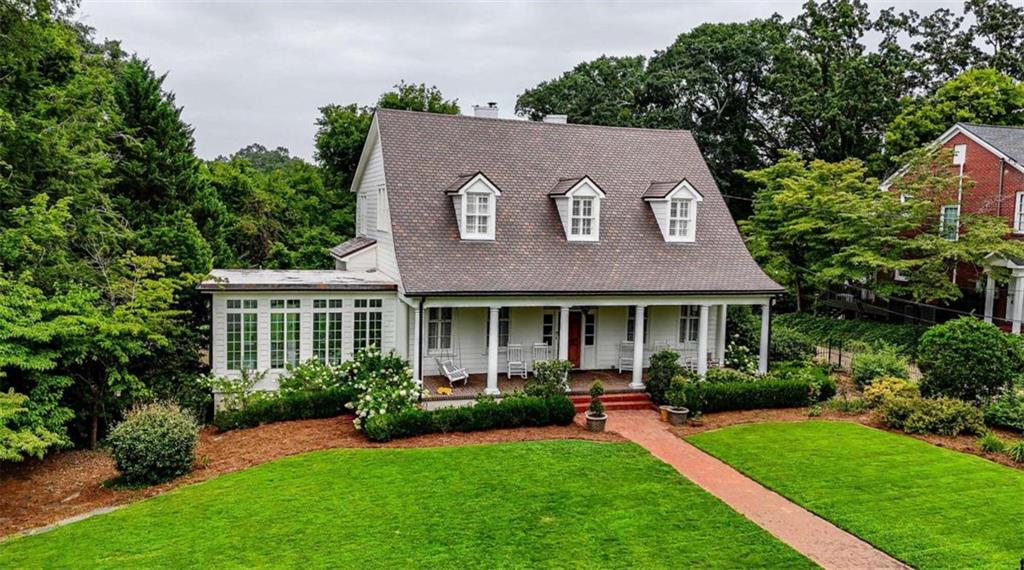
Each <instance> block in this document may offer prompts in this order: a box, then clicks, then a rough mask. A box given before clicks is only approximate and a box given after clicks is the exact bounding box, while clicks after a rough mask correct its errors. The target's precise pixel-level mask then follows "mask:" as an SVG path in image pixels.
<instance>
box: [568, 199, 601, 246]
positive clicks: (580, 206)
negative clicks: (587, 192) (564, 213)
mask: <svg viewBox="0 0 1024 570" xmlns="http://www.w3.org/2000/svg"><path fill="white" fill-rule="evenodd" d="M594 226H595V223H594V198H593V197H590V196H581V197H578V198H573V199H572V215H571V216H570V231H569V233H570V234H572V235H574V236H580V237H589V236H592V235H594Z"/></svg>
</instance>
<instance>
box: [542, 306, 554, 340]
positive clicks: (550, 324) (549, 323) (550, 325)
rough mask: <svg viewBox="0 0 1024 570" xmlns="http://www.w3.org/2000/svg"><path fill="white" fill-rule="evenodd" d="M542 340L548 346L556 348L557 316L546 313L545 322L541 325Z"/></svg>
mask: <svg viewBox="0 0 1024 570" xmlns="http://www.w3.org/2000/svg"><path fill="white" fill-rule="evenodd" d="M541 340H543V341H544V344H546V345H548V346H555V314H554V313H544V322H543V324H542V325H541Z"/></svg>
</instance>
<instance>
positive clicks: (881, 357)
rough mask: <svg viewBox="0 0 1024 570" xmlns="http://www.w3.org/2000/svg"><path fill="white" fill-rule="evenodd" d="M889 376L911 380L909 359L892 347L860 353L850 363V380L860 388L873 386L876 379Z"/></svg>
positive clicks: (881, 347)
mask: <svg viewBox="0 0 1024 570" xmlns="http://www.w3.org/2000/svg"><path fill="white" fill-rule="evenodd" d="M883 376H889V377H894V378H909V377H910V372H909V370H908V368H907V359H906V358H904V357H903V356H901V355H900V354H899V353H898V352H896V349H894V348H892V347H891V346H880V347H878V348H874V349H868V350H865V351H864V352H858V353H857V354H855V355H854V356H853V360H852V361H851V362H850V378H852V379H853V381H854V382H855V383H856V384H857V385H858V386H860V387H862V388H863V387H864V386H867V385H868V384H871V382H872V381H874V380H875V379H876V378H881V377H883Z"/></svg>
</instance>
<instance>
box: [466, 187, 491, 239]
mask: <svg viewBox="0 0 1024 570" xmlns="http://www.w3.org/2000/svg"><path fill="white" fill-rule="evenodd" d="M463 200H465V201H466V219H465V226H466V235H472V236H487V235H490V233H491V195H490V194H466V195H465V196H464V197H463Z"/></svg>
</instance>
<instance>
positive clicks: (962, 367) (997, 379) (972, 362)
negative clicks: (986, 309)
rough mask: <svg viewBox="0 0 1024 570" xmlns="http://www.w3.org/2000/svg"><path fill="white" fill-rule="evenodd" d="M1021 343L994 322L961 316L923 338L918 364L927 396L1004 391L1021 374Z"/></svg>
mask: <svg viewBox="0 0 1024 570" xmlns="http://www.w3.org/2000/svg"><path fill="white" fill-rule="evenodd" d="M1019 349H1020V345H1019V344H1018V343H1017V342H1016V341H1015V340H1013V338H1012V336H1011V335H1008V334H1005V333H1004V332H1003V331H1001V330H999V327H997V326H995V325H993V324H992V323H986V322H985V321H982V320H980V319H975V318H973V317H960V318H958V319H954V320H951V321H947V322H945V323H942V324H941V325H935V326H934V327H932V328H930V329H928V332H926V333H925V334H924V335H923V336H922V337H921V342H920V344H919V346H918V349H917V363H918V366H920V367H921V372H922V373H923V374H924V379H923V380H922V381H921V393H922V394H924V395H925V396H949V397H951V398H959V399H961V400H976V399H979V398H986V397H992V396H996V395H998V394H1000V393H1002V392H1003V391H1005V390H1006V389H1007V388H1008V387H1009V386H1010V384H1011V383H1012V381H1013V379H1014V378H1015V377H1016V376H1017V375H1019V374H1020V373H1021V370H1022V367H1024V363H1022V362H1021V354H1020V350H1019Z"/></svg>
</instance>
